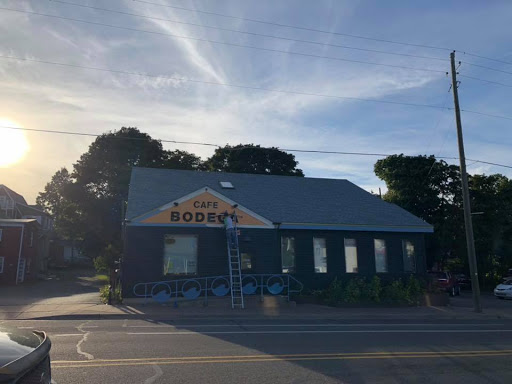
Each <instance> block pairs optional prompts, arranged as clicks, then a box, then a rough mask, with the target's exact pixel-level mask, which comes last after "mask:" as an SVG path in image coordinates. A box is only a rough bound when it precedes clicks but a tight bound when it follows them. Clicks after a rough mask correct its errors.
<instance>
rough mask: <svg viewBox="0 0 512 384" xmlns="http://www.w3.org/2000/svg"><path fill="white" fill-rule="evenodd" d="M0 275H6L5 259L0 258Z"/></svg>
mask: <svg viewBox="0 0 512 384" xmlns="http://www.w3.org/2000/svg"><path fill="white" fill-rule="evenodd" d="M0 273H4V257H3V256H2V257H0Z"/></svg>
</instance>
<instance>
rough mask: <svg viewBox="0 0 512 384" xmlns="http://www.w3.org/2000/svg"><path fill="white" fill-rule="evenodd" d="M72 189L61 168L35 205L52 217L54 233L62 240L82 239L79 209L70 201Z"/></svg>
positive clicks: (68, 176)
mask: <svg viewBox="0 0 512 384" xmlns="http://www.w3.org/2000/svg"><path fill="white" fill-rule="evenodd" d="M72 189H73V180H72V178H71V175H70V174H69V172H68V170H67V169H66V168H61V169H60V170H58V171H57V172H56V173H55V175H53V176H52V179H51V181H50V182H49V183H48V184H46V186H45V188H44V192H41V193H39V196H38V197H37V199H36V204H37V205H38V206H39V207H41V208H42V209H43V210H45V211H46V212H48V213H49V214H51V215H52V216H53V218H54V228H55V232H56V233H57V234H58V235H59V236H61V237H63V238H64V239H73V238H81V237H82V236H81V230H82V229H83V223H81V215H80V208H79V206H78V205H76V204H75V203H74V202H73V200H72V199H71V192H72Z"/></svg>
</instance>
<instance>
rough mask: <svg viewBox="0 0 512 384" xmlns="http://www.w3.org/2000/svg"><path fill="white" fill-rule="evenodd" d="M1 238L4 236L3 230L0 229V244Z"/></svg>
mask: <svg viewBox="0 0 512 384" xmlns="http://www.w3.org/2000/svg"><path fill="white" fill-rule="evenodd" d="M3 236H4V229H3V228H0V243H1V242H2V239H3Z"/></svg>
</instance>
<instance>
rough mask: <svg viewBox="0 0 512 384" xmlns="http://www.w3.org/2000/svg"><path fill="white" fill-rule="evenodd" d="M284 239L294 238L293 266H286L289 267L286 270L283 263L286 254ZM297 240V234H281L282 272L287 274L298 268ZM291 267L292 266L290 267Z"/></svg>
mask: <svg viewBox="0 0 512 384" xmlns="http://www.w3.org/2000/svg"><path fill="white" fill-rule="evenodd" d="M284 239H293V258H292V260H293V265H291V266H286V267H287V270H286V271H285V266H284V264H283V256H284V252H283V249H284V241H283V240H284ZM296 256H297V254H296V240H295V236H287V235H281V273H283V274H285V273H295V271H296V269H297V260H296ZM290 267H291V268H290Z"/></svg>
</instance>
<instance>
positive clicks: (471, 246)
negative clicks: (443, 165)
mask: <svg viewBox="0 0 512 384" xmlns="http://www.w3.org/2000/svg"><path fill="white" fill-rule="evenodd" d="M450 61H451V70H452V91H453V101H454V104H455V120H456V122H457V139H458V142H459V158H460V176H461V179H462V201H463V205H464V223H465V227H466V243H467V248H468V260H469V272H470V274H471V289H472V291H473V307H474V311H475V312H482V305H481V303H480V285H479V282H478V267H477V263H476V254H475V241H474V238H473V222H472V219H471V202H470V199H469V186H468V175H467V173H466V157H465V154H464V138H463V136H462V122H461V119H460V107H459V93H458V90H457V86H458V84H457V70H456V69H455V51H453V52H452V53H450Z"/></svg>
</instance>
